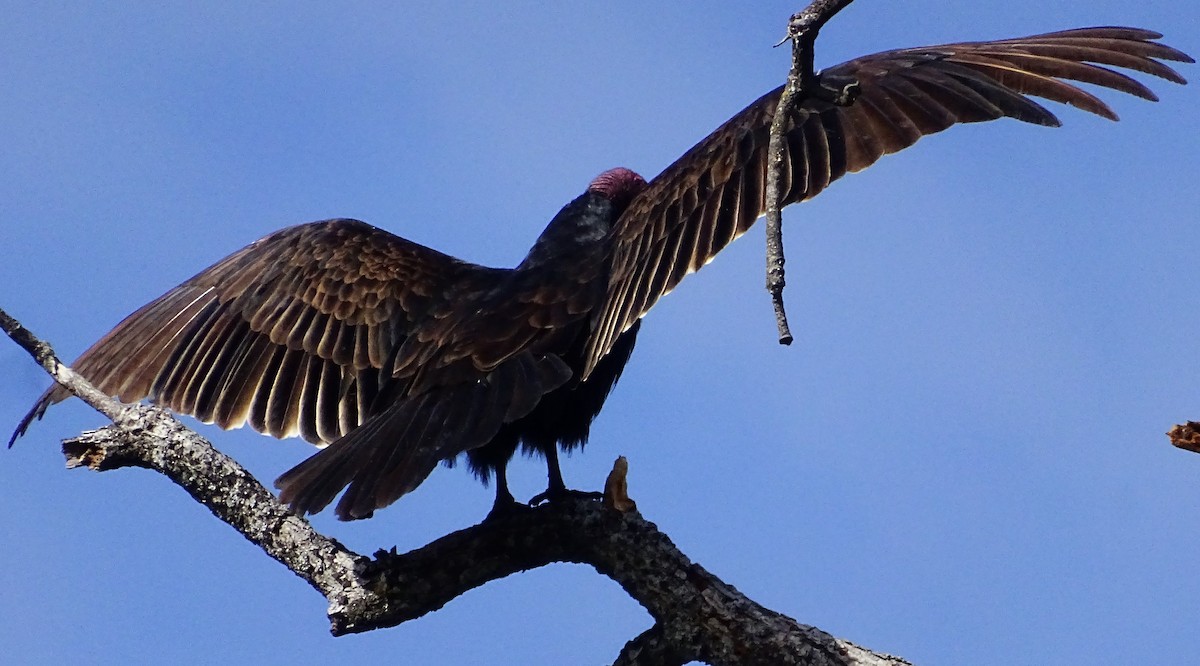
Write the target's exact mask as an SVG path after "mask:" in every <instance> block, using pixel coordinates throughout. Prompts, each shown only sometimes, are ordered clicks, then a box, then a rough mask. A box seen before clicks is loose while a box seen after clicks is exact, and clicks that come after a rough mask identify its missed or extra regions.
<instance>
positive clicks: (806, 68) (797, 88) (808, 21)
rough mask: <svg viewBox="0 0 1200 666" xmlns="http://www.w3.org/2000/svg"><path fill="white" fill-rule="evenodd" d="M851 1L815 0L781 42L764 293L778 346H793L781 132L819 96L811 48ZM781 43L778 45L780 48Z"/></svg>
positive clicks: (770, 146) (791, 23)
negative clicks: (783, 73)
mask: <svg viewBox="0 0 1200 666" xmlns="http://www.w3.org/2000/svg"><path fill="white" fill-rule="evenodd" d="M851 2H853V0H816V1H815V2H813V3H812V4H810V5H809V6H808V7H807V8H806V9H804V10H803V11H801V12H798V13H796V14H793V15H792V18H791V20H790V21H788V34H787V37H786V38H785V39H784V41H787V40H789V39H790V40H791V41H792V68H791V71H790V72H788V78H787V83H786V84H785V85H784V87H783V92H782V93H781V94H780V96H779V104H778V105H777V106H776V107H775V117H774V118H772V120H771V141H770V143H769V144H768V147H767V156H768V157H767V165H768V168H767V192H766V209H767V210H766V213H767V291H769V292H770V293H771V303H772V304H773V305H774V307H775V325H776V327H777V328H778V329H779V344H781V345H790V344H792V339H793V338H792V331H791V328H790V327H789V326H788V320H787V312H786V311H785V310H784V306H783V288H784V286H785V285H786V284H787V281H786V280H785V278H784V270H783V265H784V262H785V259H784V256H783V217H782V215H781V214H780V206H779V200H780V198H781V193H780V191H779V181H780V179H781V178H782V171H783V162H784V160H785V159H787V153H786V147H787V141H786V139H785V137H784V130H785V128H786V127H787V121H788V118H789V117H790V116H791V114H792V111H793V110H794V109H795V108H796V104H797V103H798V102H799V101H800V100H803V99H804V98H806V97H809V96H815V95H819V94H820V92H819V88H820V84H819V81H818V77H817V74H816V72H815V71H813V50H814V49H813V45H814V44H815V42H816V39H817V33H818V32H819V31H820V29H821V26H823V25H825V23H826V22H828V21H829V19H831V18H833V16H834V14H837V13H838V12H839V11H841V10H842V9H845V8H846V6H847V5H849V4H850V3H851ZM782 43H783V42H780V44H782Z"/></svg>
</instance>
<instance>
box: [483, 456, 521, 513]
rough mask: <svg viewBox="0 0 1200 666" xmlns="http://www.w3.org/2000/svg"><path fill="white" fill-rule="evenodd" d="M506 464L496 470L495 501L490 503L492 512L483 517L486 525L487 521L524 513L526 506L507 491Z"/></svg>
mask: <svg viewBox="0 0 1200 666" xmlns="http://www.w3.org/2000/svg"><path fill="white" fill-rule="evenodd" d="M507 468H508V463H507V462H505V463H501V464H500V466H499V467H497V468H496V478H495V482H496V501H495V502H493V503H492V510H491V511H489V512H488V515H487V516H485V517H484V519H483V521H484V522H485V523H486V522H487V521H489V520H496V519H498V518H504V517H506V516H511V515H512V514H514V513H519V512H521V511H526V510H528V509H529V507H528V506H526V505H524V504H521V503H520V502H518V501H517V500H516V498H514V497H513V495H512V492H511V491H509V489H508V472H507Z"/></svg>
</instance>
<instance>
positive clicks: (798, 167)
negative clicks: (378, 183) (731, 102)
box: [583, 28, 1192, 377]
mask: <svg viewBox="0 0 1200 666" xmlns="http://www.w3.org/2000/svg"><path fill="white" fill-rule="evenodd" d="M1159 37H1161V35H1159V34H1158V33H1155V32H1150V31H1147V30H1138V29H1133V28H1083V29H1079V30H1068V31H1064V32H1055V33H1049V34H1045V35H1035V36H1032V37H1025V38H1020V39H1006V40H1000V41H994V42H967V43H961V44H947V45H944V46H932V47H925V48H915V49H902V50H896V51H887V52H884V53H878V54H875V55H871V56H866V57H864V58H858V59H856V60H851V61H850V62H847V63H844V64H841V65H838V66H837V67H833V68H831V69H829V70H826V71H825V72H822V77H823V79H824V80H826V81H830V82H835V81H851V80H853V81H857V82H858V85H859V93H858V96H857V97H856V98H855V100H854V102H853V103H852V104H850V105H848V106H844V107H838V106H833V105H831V104H829V103H826V102H821V101H817V100H808V101H804V102H802V103H801V104H800V105H799V108H798V109H797V111H796V112H795V114H794V116H793V118H792V119H791V120H790V121H789V122H788V125H787V129H786V138H787V151H786V153H787V158H786V159H785V160H784V162H783V166H782V173H781V175H782V178H781V183H780V187H781V191H782V192H783V195H782V200H781V202H780V203H781V204H784V205H786V204H790V203H796V202H799V201H803V200H805V199H809V198H811V197H814V196H816V195H817V194H818V193H820V192H821V190H823V189H825V187H826V186H827V185H829V184H830V183H831V182H833V181H834V180H836V179H838V178H840V177H841V176H842V175H844V174H845V173H846V172H848V171H849V172H853V171H858V170H860V169H864V168H866V167H868V166H870V165H871V164H873V163H874V162H875V161H876V160H877V159H879V158H880V156H882V155H886V154H888V153H894V152H896V151H898V150H901V149H903V148H907V147H908V146H911V145H912V144H913V143H915V142H916V141H917V140H918V139H920V138H921V137H922V136H925V135H926V134H933V133H935V132H940V131H941V130H944V129H946V128H947V127H949V126H951V125H953V124H955V123H968V122H980V121H985V120H994V119H997V118H1002V117H1010V118H1016V119H1017V120H1022V121H1025V122H1030V123H1036V124H1040V125H1049V126H1056V125H1058V124H1059V123H1058V119H1057V118H1056V117H1055V116H1054V114H1052V113H1051V112H1050V111H1048V110H1046V109H1045V108H1043V107H1042V106H1041V105H1039V104H1038V103H1036V102H1034V101H1033V100H1032V99H1030V98H1029V97H1028V96H1033V97H1042V98H1045V99H1049V100H1053V101H1056V102H1063V103H1066V104H1069V105H1072V106H1076V107H1078V108H1080V109H1083V110H1085V111H1089V112H1091V113H1095V114H1098V115H1100V116H1104V117H1106V118H1111V119H1114V120H1115V119H1116V114H1114V113H1113V112H1112V110H1111V109H1109V107H1108V106H1107V105H1105V104H1104V102H1102V101H1101V100H1100V99H1098V98H1097V97H1095V96H1094V95H1092V94H1090V93H1088V92H1085V91H1084V90H1082V89H1080V88H1078V87H1076V86H1075V85H1073V84H1071V83H1067V82H1066V81H1076V82H1081V83H1089V84H1094V85H1098V86H1101V87H1105V88H1111V89H1113V90H1117V91H1120V92H1125V93H1129V94H1131V95H1136V96H1138V97H1142V98H1144V99H1148V100H1155V99H1156V98H1155V96H1154V94H1153V93H1152V92H1151V91H1150V90H1149V89H1148V88H1146V87H1145V86H1144V85H1142V84H1141V83H1139V82H1137V81H1136V80H1134V79H1132V78H1130V77H1128V76H1126V75H1124V74H1121V73H1118V72H1116V71H1113V70H1112V69H1109V68H1108V67H1106V66H1109V67H1120V68H1125V69H1131V70H1135V71H1139V72H1144V73H1147V74H1151V75H1154V76H1157V77H1160V78H1164V79H1167V80H1168V81H1173V82H1176V83H1184V79H1183V77H1181V76H1180V75H1179V74H1178V73H1176V72H1175V71H1174V70H1172V69H1171V68H1170V67H1167V66H1166V65H1164V64H1162V63H1161V62H1159V61H1160V60H1167V61H1177V62H1192V60H1191V58H1189V57H1188V56H1187V55H1185V54H1184V53H1181V52H1180V51H1177V50H1175V49H1172V48H1170V47H1168V46H1165V45H1163V44H1159V43H1156V42H1154V41H1153V40H1155V39H1158V38H1159ZM780 90H781V89H776V90H774V91H772V92H770V93H768V94H766V95H765V96H763V97H762V98H760V99H759V100H757V101H756V102H754V103H753V104H751V105H750V106H749V107H747V108H746V109H745V110H743V111H742V112H741V113H739V114H737V115H736V116H734V117H733V118H732V119H730V120H729V121H728V122H726V123H725V124H724V125H722V126H721V127H720V128H718V129H717V130H716V131H715V132H713V133H712V134H710V135H709V136H708V137H707V138H706V139H704V140H703V141H701V142H700V143H699V144H697V145H696V146H695V147H694V148H692V149H691V150H689V151H688V152H687V153H686V154H685V155H684V156H683V157H681V158H680V159H679V160H677V161H676V162H675V163H674V164H672V165H671V166H670V167H668V168H667V169H666V170H665V171H663V172H662V174H660V175H659V176H658V177H657V178H655V179H654V180H653V181H651V183H650V185H649V187H648V188H647V189H646V190H645V191H644V192H643V193H642V194H641V195H639V196H638V197H637V198H636V199H635V200H634V201H633V203H632V204H631V205H630V207H629V208H628V209H627V210H626V211H625V212H624V214H623V215H622V216H621V218H620V220H619V221H618V223H617V228H616V230H615V247H614V258H613V272H612V274H611V279H610V281H609V285H608V292H607V295H606V297H605V301H604V305H603V306H602V307H603V309H602V311H601V313H600V315H599V317H598V319H597V320H596V322H597V323H596V326H595V328H594V330H593V332H592V337H591V339H590V340H589V342H588V347H587V352H586V354H587V357H586V367H585V369H584V373H583V376H584V377H586V376H587V374H588V373H590V372H591V370H592V369H593V368H595V366H596V363H597V362H598V361H599V360H600V359H601V358H602V357H603V356H604V355H605V354H606V353H608V351H609V349H611V347H612V345H613V342H614V341H615V340H616V338H617V336H619V335H620V334H621V333H622V332H623V331H625V330H627V329H628V328H629V327H630V326H632V325H633V323H634V322H635V321H637V320H638V319H639V318H640V317H641V316H642V315H644V314H645V313H646V312H647V311H648V310H649V309H650V307H651V306H652V305H654V303H655V302H656V301H657V300H658V299H659V298H660V297H662V296H663V295H665V294H666V293H668V292H669V291H671V289H673V288H674V287H675V286H676V285H677V284H679V281H680V280H682V279H683V278H684V276H686V275H688V274H689V273H692V272H694V271H696V270H698V269H699V268H700V267H702V266H704V265H705V264H707V263H708V262H709V261H711V260H712V258H713V257H714V256H715V255H716V254H717V252H719V251H720V250H721V249H722V248H724V247H725V246H726V245H728V244H729V243H730V242H731V241H732V240H733V239H735V238H737V237H738V236H740V235H742V234H743V233H745V232H746V230H747V229H749V228H750V226H751V225H752V224H754V222H755V220H757V219H758V218H759V217H760V216H762V215H763V214H764V212H765V189H766V173H767V166H766V165H767V160H766V153H767V144H768V141H769V132H770V126H771V121H772V118H773V117H774V114H775V108H776V105H777V103H778V101H779V95H780Z"/></svg>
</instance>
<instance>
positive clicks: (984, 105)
mask: <svg viewBox="0 0 1200 666" xmlns="http://www.w3.org/2000/svg"><path fill="white" fill-rule="evenodd" d="M1160 37H1161V35H1159V34H1157V33H1154V32H1150V31H1146V30H1138V29H1133V28H1085V29H1080V30H1069V31H1064V32H1056V33H1050V34H1044V35H1037V36H1033V37H1025V38H1020V39H1009V40H999V41H992V42H969V43H960V44H948V45H943V46H933V47H924V48H914V49H901V50H896V51H887V52H884V53H879V54H876V55H871V56H867V57H864V58H859V59H856V60H851V61H850V62H847V63H844V64H842V65H838V66H837V67H833V68H830V69H828V70H826V71H824V72H822V73H821V76H822V77H823V78H825V80H827V81H838V82H843V83H844V82H847V81H853V82H857V86H856V95H855V96H854V98H853V100H852V101H851V102H850V103H848V104H845V105H842V106H839V105H837V104H835V103H833V102H831V101H827V100H823V99H822V98H821V96H819V95H818V96H811V97H809V98H807V99H801V100H800V102H799V104H798V106H797V108H796V109H795V110H794V112H793V113H792V114H791V117H790V118H788V119H787V122H786V124H785V132H786V134H785V136H786V142H787V150H786V159H785V160H784V162H783V164H782V165H781V169H782V173H781V176H782V178H781V183H782V192H783V196H782V198H781V203H782V204H790V203H796V202H800V201H804V200H806V199H809V198H811V197H813V196H816V195H817V194H818V193H819V192H821V191H822V190H823V189H825V187H827V186H828V185H829V184H830V183H832V182H833V181H834V180H837V179H838V178H840V177H841V176H842V175H844V174H846V173H847V172H854V171H859V170H861V169H864V168H866V167H868V166H870V165H871V164H873V163H874V162H875V161H876V160H877V159H879V158H880V157H881V156H883V155H885V154H888V153H893V152H896V151H898V150H901V149H902V148H906V147H908V146H910V145H912V144H913V143H915V142H916V141H917V140H918V139H919V138H921V137H922V136H924V135H926V134H932V133H935V132H939V131H941V130H943V129H946V128H947V127H949V126H951V125H954V124H956V123H969V122H980V121H985V120H994V119H997V118H1003V117H1009V118H1015V119H1017V120H1021V121H1024V122H1029V123H1034V124H1038V125H1048V126H1057V125H1058V124H1059V122H1058V119H1057V118H1056V117H1055V116H1054V114H1052V113H1051V112H1050V111H1048V110H1047V109H1045V108H1044V107H1043V106H1041V105H1040V104H1038V103H1037V102H1035V101H1033V100H1032V99H1031V97H1041V98H1045V99H1048V100H1052V101H1055V102H1062V103H1065V104H1068V105H1071V106H1075V107H1077V108H1080V109H1083V110H1084V111H1089V112H1091V113H1095V114H1097V115H1100V116H1103V117H1106V118H1110V119H1113V120H1115V119H1116V115H1115V114H1114V113H1113V112H1112V110H1111V109H1110V108H1109V107H1108V106H1107V105H1105V103H1104V102H1102V101H1101V100H1100V99H1098V98H1097V97H1095V96H1094V95H1092V94H1090V93H1088V92H1085V91H1084V90H1082V89H1080V88H1079V87H1077V86H1075V85H1074V83H1071V82H1081V83H1087V84H1093V85H1097V86H1100V87H1104V88H1109V89H1112V90H1116V91H1120V92H1124V93H1128V94H1131V95H1136V96H1138V97H1142V98H1144V99H1148V100H1154V99H1156V98H1155V96H1154V94H1153V93H1152V92H1151V91H1150V90H1149V89H1148V88H1146V87H1145V86H1144V85H1143V84H1141V83H1139V82H1138V81H1136V80H1134V79H1133V78H1130V77H1129V76H1126V75H1125V74H1122V73H1119V72H1117V71H1114V70H1113V69H1111V68H1113V67H1115V68H1123V69H1129V70H1135V71H1138V72H1142V73H1146V74H1150V75H1153V76H1156V77H1160V78H1163V79H1166V80H1168V81H1172V82H1175V83H1184V79H1183V78H1182V77H1181V76H1180V75H1179V74H1178V73H1176V72H1175V71H1174V70H1172V69H1171V68H1170V67H1168V66H1167V65H1165V64H1163V63H1162V62H1160V61H1176V62H1192V60H1191V58H1189V57H1188V56H1187V55H1185V54H1183V53H1181V52H1180V51H1177V50H1175V49H1172V48H1170V47H1168V46H1165V45H1163V44H1160V43H1158V42H1156V41H1154V40H1157V39H1158V38H1160ZM779 96H780V90H778V89H777V90H774V91H772V92H770V93H767V94H766V95H764V96H763V97H762V98H760V99H758V100H757V101H755V102H754V103H752V104H751V105H750V106H748V107H747V108H746V109H745V110H743V111H742V112H740V113H738V114H737V115H735V116H734V117H733V118H731V119H730V120H729V121H728V122H726V123H725V124H724V125H722V126H721V127H719V128H718V129H717V130H716V131H714V132H713V133H712V134H710V135H709V136H708V137H706V138H705V139H704V140H703V141H701V142H700V143H698V144H697V145H696V146H695V147H693V148H692V149H691V150H689V151H688V152H687V153H685V154H684V155H683V156H682V157H681V158H679V159H678V160H677V161H676V162H675V163H674V164H672V165H671V166H669V167H667V169H666V170H664V171H663V172H662V173H661V174H659V175H658V176H657V177H656V178H654V179H653V180H651V181H649V182H646V181H645V180H643V179H642V178H641V177H640V176H638V175H637V174H635V173H633V172H632V171H629V170H628V169H612V170H610V171H606V172H604V173H602V174H601V175H600V176H598V177H597V178H596V179H595V180H593V181H592V183H591V184H590V185H589V186H588V188H587V190H586V191H585V192H584V193H583V194H582V195H581V196H579V197H578V198H577V199H575V200H574V201H572V202H571V203H569V204H567V205H566V206H565V207H564V208H563V209H562V210H561V211H559V213H558V214H557V215H556V216H555V217H554V218H553V219H552V220H551V221H550V224H549V226H548V227H547V228H546V230H545V231H544V232H543V233H542V235H541V236H540V237H539V238H538V239H537V241H536V242H535V243H534V245H533V248H532V249H531V250H530V251H529V254H528V255H527V256H526V257H525V259H524V260H523V261H522V262H521V263H520V264H519V265H518V266H516V267H515V268H511V269H508V268H504V269H501V268H488V267H484V266H479V265H476V264H472V263H468V262H465V261H461V260H459V259H456V258H454V257H450V256H448V255H445V254H442V253H440V252H437V251H436V250H432V249H430V248H427V247H423V246H421V245H418V244H416V243H413V242H411V241H407V240H405V239H403V238H399V237H397V236H395V235H393V234H390V233H388V232H386V231H383V230H381V229H377V228H375V227H373V226H370V225H368V224H365V223H363V222H359V221H356V220H347V219H341V220H327V221H323V222H314V223H311V224H304V225H299V226H295V227H290V228H287V229H284V230H282V231H278V232H276V233H274V234H271V235H269V236H267V237H266V238H263V239H261V240H259V241H257V242H255V243H253V244H251V245H249V246H247V247H245V248H243V249H241V250H239V251H237V252H236V253H234V254H233V255H231V256H229V257H227V258H225V259H222V260H221V261H219V262H218V263H216V264H214V265H213V266H211V267H210V268H208V269H205V270H204V271H202V272H201V273H200V274H198V275H196V276H195V277H193V278H192V279H190V280H188V281H186V282H184V283H183V284H181V285H179V286H178V287H176V288H174V289H172V290H171V291H169V292H167V293H166V294H165V295H163V296H162V297H160V298H158V299H157V300H155V301H154V302H152V303H150V304H148V305H146V306H145V307H143V308H141V309H140V310H138V311H137V312H135V313H133V314H132V315H130V316H129V317H127V318H126V319H125V320H124V321H122V322H121V323H120V324H118V325H117V327H116V328H114V329H113V330H112V331H111V332H109V333H108V334H107V335H105V336H104V337H103V338H102V339H101V340H100V341H99V342H97V343H96V344H95V345H93V346H92V347H91V348H90V349H88V350H87V351H86V352H84V354H83V355H82V356H80V357H79V359H78V360H77V361H76V362H75V364H74V368H75V370H77V371H78V372H80V373H81V374H83V375H84V376H85V377H87V378H88V379H90V380H91V381H92V382H93V383H94V384H95V385H96V386H98V387H99V388H100V389H101V390H103V391H104V392H106V393H108V394H110V395H115V396H117V397H118V398H120V399H122V400H125V401H136V400H141V399H143V398H149V399H150V400H151V401H153V402H155V403H158V404H161V405H164V406H166V407H168V408H170V409H172V410H174V411H176V412H180V413H184V414H191V415H193V416H195V417H197V418H198V419H200V420H202V421H205V422H214V423H216V424H218V425H220V426H221V427H222V428H235V427H239V426H241V425H244V424H249V425H250V426H251V427H252V428H254V429H255V430H258V431H259V432H263V433H267V434H270V435H272V436H275V437H291V436H295V435H299V436H301V437H303V438H304V439H305V440H307V441H309V442H312V443H314V444H317V445H318V446H323V447H324V448H322V450H321V451H319V452H318V453H316V454H315V455H313V456H312V457H310V458H308V459H307V460H305V461H304V462H302V463H300V464H299V465H297V466H296V467H294V468H293V469H291V470H290V471H288V472H286V473H285V474H283V475H282V476H281V477H280V478H279V479H278V481H277V482H276V484H277V486H278V487H279V488H280V489H281V498H282V500H283V501H284V502H287V503H288V504H290V505H291V506H292V507H293V508H294V509H295V510H296V511H298V512H301V513H312V512H317V511H320V510H322V509H323V508H324V507H326V506H327V505H328V504H329V503H330V502H331V501H332V500H333V499H334V498H335V497H336V496H337V495H338V494H339V493H341V492H342V491H343V489H345V493H344V494H343V495H342V498H341V500H340V501H339V503H338V505H337V515H338V517H339V518H342V519H356V518H365V517H368V516H370V515H372V513H373V512H374V511H375V510H376V509H379V508H382V507H384V506H387V505H389V504H391V503H392V502H394V501H396V500H397V499H398V498H400V497H401V496H403V495H404V494H405V493H408V492H409V491H411V490H413V489H414V488H416V487H417V486H418V485H419V484H420V483H421V482H422V481H423V480H424V479H425V478H426V477H427V476H428V475H429V473H430V472H431V471H432V470H433V469H434V467H435V466H436V465H437V463H438V462H440V461H453V460H454V459H456V458H457V457H459V456H460V455H463V454H466V456H467V460H468V463H469V464H470V466H471V468H472V469H473V470H474V471H475V472H476V473H477V474H478V475H479V476H480V477H481V478H483V479H484V480H485V481H486V480H488V479H489V478H492V480H493V481H494V484H495V489H496V499H495V503H494V505H493V513H502V512H504V511H506V510H511V509H512V508H514V507H516V506H517V503H516V502H515V500H514V498H513V497H512V495H511V494H510V492H509V490H508V485H507V482H506V478H505V468H506V465H507V463H508V461H509V459H510V458H512V456H513V455H514V453H515V452H516V450H517V449H518V448H519V447H522V446H523V447H525V448H526V449H527V450H530V451H533V452H536V453H539V454H541V455H542V456H544V457H545V458H546V460H547V464H548V468H549V487H548V488H547V490H546V492H545V493H543V494H542V495H540V496H539V498H536V499H549V500H554V499H556V498H558V497H561V496H563V495H565V494H567V493H570V492H571V491H569V490H567V488H566V486H565V484H564V483H563V480H562V475H561V473H560V471H559V466H558V448H559V447H562V448H564V449H566V450H570V449H572V448H575V447H577V446H580V445H582V444H584V443H585V442H586V441H587V438H588V431H589V428H590V426H591V423H592V420H593V419H594V418H595V417H596V415H597V414H598V413H599V411H600V409H601V407H602V406H603V404H604V401H605V398H606V397H607V395H608V393H609V391H610V390H611V389H612V388H613V386H614V385H615V384H616V383H617V380H618V379H619V378H620V376H621V371H622V369H623V368H624V366H625V364H626V362H627V361H628V359H629V356H630V353H631V352H632V350H633V346H634V342H635V340H636V337H637V332H638V327H639V324H640V320H641V317H642V316H643V315H644V314H646V312H647V311H648V310H649V309H650V308H651V307H653V305H654V304H655V302H657V301H658V299H659V298H660V297H662V296H664V295H665V294H667V293H668V292H670V291H671V290H672V289H674V288H675V286H676V285H678V284H679V282H680V281H681V280H682V279H683V278H684V276H686V275H687V274H689V273H691V272H693V271H696V270H698V269H699V268H700V267H702V266H704V265H705V264H707V263H708V262H709V261H710V260H712V258H713V257H714V256H715V255H716V254H717V253H718V252H719V251H720V250H721V249H722V248H724V247H725V246H726V245H727V244H728V243H729V242H731V241H732V240H733V239H735V238H737V237H738V236H740V235H741V234H743V233H745V232H746V230H747V229H749V228H750V226H751V225H752V224H754V222H755V220H757V219H758V218H759V217H760V216H761V215H762V214H763V212H764V183H765V180H766V174H767V160H766V157H765V156H766V152H767V144H768V140H769V130H770V126H771V121H772V118H773V115H774V113H775V109H776V105H777V102H778V100H779ZM67 396H68V393H67V392H66V391H65V390H64V389H62V388H52V389H50V390H49V391H47V392H46V393H45V394H44V395H43V396H42V397H41V398H40V399H39V400H38V401H37V403H36V404H35V406H34V407H33V409H32V410H31V411H30V413H29V414H28V415H27V416H26V417H25V419H24V420H23V421H22V422H21V424H20V425H19V426H18V428H17V431H16V433H15V434H14V435H13V438H14V439H15V438H16V437H18V436H20V435H21V434H22V433H24V432H25V430H26V429H27V428H28V426H29V424H30V422H31V421H32V420H33V419H34V418H35V417H37V418H40V417H41V416H42V415H43V414H44V412H45V410H46V408H47V407H48V406H50V405H51V404H53V403H56V402H58V401H61V400H63V399H64V398H66V397H67Z"/></svg>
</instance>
